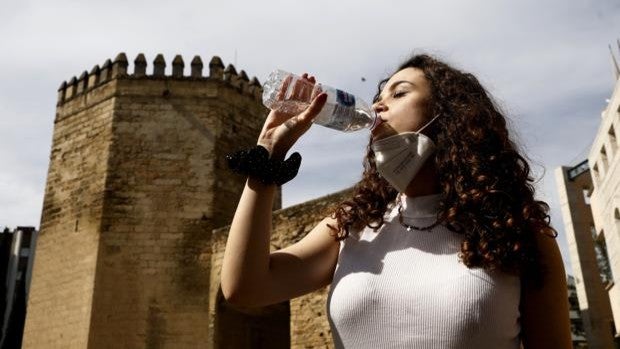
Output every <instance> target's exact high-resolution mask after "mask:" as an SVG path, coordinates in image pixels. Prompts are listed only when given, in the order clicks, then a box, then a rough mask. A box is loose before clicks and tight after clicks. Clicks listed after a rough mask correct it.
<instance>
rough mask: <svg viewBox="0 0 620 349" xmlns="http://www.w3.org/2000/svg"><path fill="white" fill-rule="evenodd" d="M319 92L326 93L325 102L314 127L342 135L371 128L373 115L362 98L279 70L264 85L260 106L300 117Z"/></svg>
mask: <svg viewBox="0 0 620 349" xmlns="http://www.w3.org/2000/svg"><path fill="white" fill-rule="evenodd" d="M321 92H325V93H327V101H326V102H325V105H324V106H323V109H322V110H321V112H320V113H319V115H317V116H316V117H315V118H314V120H313V122H314V123H315V124H319V125H322V126H325V127H329V128H332V129H335V130H339V131H344V132H351V131H357V130H360V129H363V128H369V129H371V128H372V127H373V126H374V124H375V121H376V115H375V113H374V112H373V111H372V109H371V108H370V107H369V106H368V104H367V103H366V102H364V101H363V100H362V99H360V98H357V97H355V96H354V95H352V94H350V93H347V92H345V91H342V90H338V89H335V88H333V87H329V86H326V85H322V84H312V83H310V82H308V81H304V80H303V79H302V78H301V77H300V76H297V75H294V74H291V73H288V72H285V71H282V70H275V71H273V72H272V73H271V74H269V77H268V78H267V81H265V83H264V84H263V104H265V106H266V107H267V108H269V109H272V110H277V111H280V112H284V113H289V114H299V113H301V112H302V111H304V110H305V109H306V108H307V107H308V106H309V105H310V102H311V101H312V98H314V96H316V95H318V94H319V93H321Z"/></svg>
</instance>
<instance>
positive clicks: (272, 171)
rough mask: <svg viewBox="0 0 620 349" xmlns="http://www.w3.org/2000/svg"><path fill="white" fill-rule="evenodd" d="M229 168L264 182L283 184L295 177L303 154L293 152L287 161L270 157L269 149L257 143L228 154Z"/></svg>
mask: <svg viewBox="0 0 620 349" xmlns="http://www.w3.org/2000/svg"><path fill="white" fill-rule="evenodd" d="M226 160H227V161H228V168H230V169H231V170H232V171H233V172H236V173H239V174H243V175H247V176H249V177H251V178H255V179H258V180H259V181H260V182H262V183H264V184H276V185H282V184H284V183H286V182H288V181H290V180H291V179H293V178H295V176H296V175H297V172H298V171H299V166H300V165H301V155H300V154H299V153H297V152H295V153H293V154H291V156H289V158H288V159H286V160H285V161H280V160H274V159H270V158H269V151H267V149H265V147H263V146H260V145H257V146H255V147H253V148H250V149H246V150H240V151H237V152H235V153H232V154H228V155H226Z"/></svg>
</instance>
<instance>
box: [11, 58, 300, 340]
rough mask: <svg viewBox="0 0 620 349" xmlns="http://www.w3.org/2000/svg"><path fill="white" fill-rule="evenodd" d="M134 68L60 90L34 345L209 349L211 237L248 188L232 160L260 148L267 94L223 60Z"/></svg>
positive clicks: (35, 289) (108, 70)
mask: <svg viewBox="0 0 620 349" xmlns="http://www.w3.org/2000/svg"><path fill="white" fill-rule="evenodd" d="M128 65H129V64H128V61H127V57H126V55H125V54H123V53H121V54H119V55H118V56H117V57H116V58H115V60H114V61H113V62H112V61H110V60H107V61H106V62H105V63H104V64H103V66H101V67H99V66H95V67H94V68H93V69H92V70H91V71H90V72H87V71H85V72H83V73H82V74H81V75H80V77H79V78H76V77H73V78H72V79H71V80H70V81H69V82H68V83H63V84H62V85H61V87H60V89H59V91H58V105H57V109H56V117H55V120H54V135H53V143H52V151H51V156H50V165H49V172H48V177H47V185H46V189H45V198H44V204H43V213H42V219H41V228H40V237H39V241H38V247H37V256H36V260H35V265H34V272H33V278H32V285H31V292H30V295H29V303H28V315H27V319H26V325H25V332H24V344H23V346H24V348H173V347H174V348H186V347H188V348H201V347H211V345H210V343H212V337H213V334H212V333H210V328H211V327H210V326H209V323H210V321H211V319H210V315H209V314H210V312H212V311H213V310H212V309H209V307H210V306H209V297H210V296H209V295H210V294H212V293H213V292H211V291H210V290H211V288H212V287H213V285H211V283H212V281H211V280H212V275H211V269H212V267H211V247H210V246H211V238H212V231H213V229H214V228H217V227H222V226H225V225H227V224H229V223H230V221H231V219H232V215H233V213H234V210H235V207H236V205H237V202H238V199H239V196H240V194H241V190H242V188H243V185H244V178H242V177H241V176H236V175H231V174H230V172H229V171H228V170H227V168H226V164H225V159H224V155H225V154H227V153H228V152H231V151H233V150H236V149H241V148H246V147H250V146H252V145H254V144H255V143H256V139H257V136H258V133H259V132H260V129H261V127H262V124H263V122H264V119H265V116H266V114H267V110H266V108H264V107H263V106H262V104H261V102H260V97H261V93H262V89H261V86H260V84H259V82H258V80H257V79H256V78H252V79H251V80H250V79H249V78H248V76H247V75H246V73H245V72H244V71H243V70H242V71H240V72H239V73H237V72H236V70H235V68H234V67H233V66H232V65H229V66H228V67H227V68H226V69H224V65H223V64H222V61H221V59H220V58H218V57H213V59H211V61H210V63H209V67H208V69H209V71H208V76H203V63H202V61H201V59H200V57H198V56H196V57H195V58H194V59H193V60H192V62H191V69H190V72H189V75H187V74H185V73H184V66H185V64H184V61H183V59H182V57H181V56H176V57H175V58H174V60H173V62H172V69H171V74H166V62H165V60H164V57H163V56H162V55H158V56H157V57H156V58H155V60H154V62H153V65H152V70H151V69H149V70H150V71H151V72H152V73H150V74H149V73H147V61H146V59H145V57H144V55H142V54H140V55H138V57H137V58H136V59H135V61H134V69H133V71H132V72H131V73H130V72H129V69H128ZM280 201H281V200H280V195H279V194H278V197H277V198H276V205H277V207H275V208H279V206H280ZM287 311H288V310H287Z"/></svg>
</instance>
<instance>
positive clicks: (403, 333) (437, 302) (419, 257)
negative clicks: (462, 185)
mask: <svg viewBox="0 0 620 349" xmlns="http://www.w3.org/2000/svg"><path fill="white" fill-rule="evenodd" d="M440 199H441V194H434V195H428V196H420V197H415V198H409V197H404V199H403V210H402V214H403V218H404V223H406V224H409V225H415V226H428V225H431V224H432V223H433V222H434V221H435V219H436V213H437V206H438V203H439V200H440ZM461 241H463V235H461V234H457V233H454V232H451V231H450V230H448V229H447V228H446V227H445V226H442V225H438V226H436V227H434V228H433V229H431V230H429V231H418V230H411V231H407V229H406V228H404V227H403V226H402V225H401V224H400V222H399V220H398V208H397V207H395V208H393V209H391V210H388V213H387V215H386V223H385V224H384V225H383V226H382V227H381V228H380V229H379V230H377V232H374V231H373V230H372V229H370V228H366V229H364V230H362V231H361V232H359V233H357V234H354V233H352V234H350V235H349V237H348V238H347V239H345V240H343V241H341V242H340V253H339V256H338V262H337V265H336V269H335V271H334V275H333V280H332V283H331V286H330V289H329V293H328V297H327V316H328V321H329V325H330V328H331V330H332V335H333V339H334V344H335V346H336V348H356V349H359V348H373V349H375V348H416V349H427V348H442V349H450V348H460V349H463V348H476V349H481V348H493V349H513V348H514V349H518V348H519V346H520V338H519V332H520V329H521V327H520V323H519V315H520V314H519V300H520V279H519V278H518V277H517V276H514V275H509V274H506V273H502V272H500V271H492V272H489V271H486V270H484V269H482V268H472V269H469V268H467V267H466V266H465V265H464V264H463V263H462V262H460V261H459V259H458V256H457V253H458V252H459V251H460V247H461Z"/></svg>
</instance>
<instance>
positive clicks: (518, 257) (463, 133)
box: [221, 55, 572, 349]
mask: <svg viewBox="0 0 620 349" xmlns="http://www.w3.org/2000/svg"><path fill="white" fill-rule="evenodd" d="M303 78H304V79H306V80H307V81H308V82H310V83H314V78H313V77H311V76H308V75H306V74H304V76H303ZM293 90H294V91H295V89H293ZM302 90H303V89H297V91H298V92H299V94H300V95H299V96H298V97H300V98H304V96H302V94H304V93H306V94H307V92H303V91H302ZM305 98H307V96H305ZM325 100H326V95H325V94H319V95H317V96H315V97H314V98H313V99H312V103H311V104H310V106H309V107H308V108H307V109H306V110H305V111H304V112H302V113H301V114H299V115H287V114H283V113H278V112H274V111H272V112H271V113H270V114H269V116H268V117H267V120H266V122H265V125H264V127H263V130H262V132H261V134H260V136H259V139H258V144H259V145H261V146H263V147H264V148H265V149H266V150H267V151H268V153H269V156H270V157H271V159H273V161H280V160H282V159H284V157H285V155H286V153H287V151H288V150H289V149H290V148H291V146H292V145H293V144H294V143H295V141H297V139H299V137H300V136H302V135H303V134H304V133H305V132H306V131H307V130H308V129H309V128H310V126H311V122H312V119H313V118H314V117H315V116H316V115H317V113H318V112H319V111H320V110H321V108H322V107H323V105H324V104H325ZM373 109H374V110H375V111H376V112H377V114H378V117H379V118H380V119H379V122H378V125H376V126H375V127H374V128H373V131H372V137H371V139H370V144H369V147H368V152H367V155H366V158H365V159H364V167H365V170H364V173H363V177H362V180H361V181H360V182H359V183H358V184H357V185H356V186H355V188H354V192H353V195H352V196H351V198H350V199H348V200H346V201H344V202H342V203H341V204H340V205H339V207H338V208H337V209H336V210H335V212H334V213H333V214H332V215H331V216H329V217H326V218H325V219H324V220H323V221H322V222H321V223H319V224H318V225H317V226H316V227H315V228H314V229H313V230H312V231H311V232H310V233H308V235H307V236H305V237H304V238H303V239H302V240H301V241H299V242H298V243H296V244H293V245H291V246H288V247H286V248H283V249H281V250H279V251H275V252H271V253H270V251H269V240H270V231H271V207H272V201H273V196H274V192H275V188H276V185H275V184H265V182H266V183H269V180H265V178H258V177H261V175H250V176H249V178H248V181H247V184H246V187H245V189H244V192H243V194H242V196H241V200H240V202H239V206H238V208H237V211H236V213H235V216H234V219H233V222H232V225H231V229H230V233H229V236H228V241H227V245H226V251H225V254H224V261H223V266H222V274H221V287H222V291H223V293H224V296H225V298H226V299H227V300H228V301H229V302H231V303H232V304H238V305H243V306H264V305H268V304H274V303H278V302H282V301H285V300H288V299H291V298H294V297H298V296H301V295H304V294H306V293H309V292H312V291H315V290H317V289H320V288H322V287H325V286H326V285H330V291H329V296H328V302H327V310H328V311H327V314H328V319H329V322H330V326H331V329H332V333H333V338H334V344H335V345H336V347H338V348H342V347H346V348H383V347H390V348H500V349H501V348H519V346H520V345H522V346H523V347H524V348H525V349H530V348H545V349H547V348H570V347H571V346H572V344H571V334H570V327H569V317H568V301H567V296H566V292H567V288H566V279H565V273H564V268H563V263H562V259H561V256H560V253H559V249H558V247H557V244H556V242H555V239H554V238H555V236H556V235H557V234H556V233H555V230H554V229H553V228H552V227H550V225H549V216H548V214H547V211H548V206H547V205H546V204H545V203H544V202H541V201H536V200H535V199H534V188H533V186H532V184H531V183H532V181H533V179H532V178H531V176H530V168H529V166H528V164H527V162H526V160H525V159H524V157H523V156H521V155H520V154H519V153H518V151H517V149H516V146H515V145H514V143H513V142H512V141H511V140H510V137H509V134H508V130H507V127H506V119H505V117H504V115H503V114H502V113H501V111H500V110H499V109H498V108H497V107H496V106H495V104H494V103H493V101H492V100H491V98H490V97H489V95H488V94H487V92H486V91H485V89H484V88H483V87H482V86H481V85H480V83H479V82H478V80H477V79H476V78H475V77H474V76H473V75H471V74H468V73H464V72H461V71H459V70H457V69H455V68H452V67H450V66H449V65H447V64H445V63H443V62H441V61H439V60H437V59H436V58H434V57H431V56H428V55H417V56H413V57H412V58H410V59H409V60H407V61H406V62H405V63H403V64H402V65H401V66H400V67H399V69H398V70H397V71H396V72H395V73H394V74H393V75H392V76H391V77H389V79H386V80H384V81H382V82H381V83H380V84H379V92H378V93H377V96H376V97H375V103H374V104H373ZM326 171H329V169H326Z"/></svg>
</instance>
